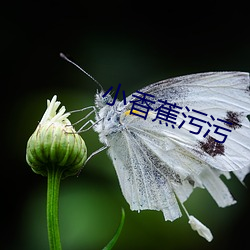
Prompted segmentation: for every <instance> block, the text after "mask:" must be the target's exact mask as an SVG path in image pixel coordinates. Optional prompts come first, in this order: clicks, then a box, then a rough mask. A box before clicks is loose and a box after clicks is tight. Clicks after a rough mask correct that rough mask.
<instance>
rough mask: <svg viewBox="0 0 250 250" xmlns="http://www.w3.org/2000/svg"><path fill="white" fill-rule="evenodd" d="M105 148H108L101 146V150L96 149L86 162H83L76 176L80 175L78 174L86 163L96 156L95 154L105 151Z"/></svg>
mask: <svg viewBox="0 0 250 250" xmlns="http://www.w3.org/2000/svg"><path fill="white" fill-rule="evenodd" d="M107 148H108V146H102V147H101V148H99V149H97V150H96V151H94V152H93V153H92V154H91V155H90V156H89V157H88V158H87V160H86V161H85V162H84V164H83V166H82V167H81V169H80V170H79V172H78V173H77V176H79V175H80V173H81V171H82V169H83V167H84V166H85V165H86V164H87V162H88V161H89V160H90V159H91V158H92V157H93V156H94V155H96V154H98V153H100V152H102V151H103V150H105V149H107Z"/></svg>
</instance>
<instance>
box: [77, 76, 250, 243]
mask: <svg viewBox="0 0 250 250" xmlns="http://www.w3.org/2000/svg"><path fill="white" fill-rule="evenodd" d="M85 73H86V72H85ZM90 77H91V76H90ZM91 78H92V77H91ZM140 92H141V93H146V94H150V95H153V96H155V101H156V102H157V100H158V99H160V100H167V101H168V102H169V103H172V104H174V103H175V104H176V105H178V106H180V107H183V108H184V107H187V106H188V107H189V109H190V111H188V110H187V109H183V110H182V111H181V112H180V113H179V114H178V116H177V117H176V124H175V125H176V127H175V128H173V127H172V126H170V125H169V126H165V124H160V123H159V122H158V121H155V122H153V121H152V120H153V119H154V118H155V115H156V111H155V109H157V106H156V104H152V107H153V109H154V111H150V112H149V113H148V116H147V119H143V118H141V117H139V116H137V115H130V111H131V108H132V104H133V101H135V98H136V97H134V96H133V95H130V96H129V97H127V104H126V105H125V104H124V102H123V101H121V102H120V101H118V100H116V101H115V103H114V105H113V106H110V105H107V102H110V101H111V102H112V97H111V95H109V94H107V95H106V96H105V97H104V98H103V95H104V91H103V90H102V91H101V92H100V93H98V92H97V94H96V97H95V107H94V110H93V112H95V114H96V121H95V122H93V121H90V122H91V123H92V125H93V129H94V130H95V131H96V132H97V133H98V134H99V139H100V141H101V142H102V143H103V144H104V147H103V148H101V149H100V150H98V151H96V152H94V153H93V154H92V155H94V154H95V153H97V152H100V151H101V150H103V149H104V148H108V154H109V156H110V158H111V159H112V162H113V164H114V167H115V170H116V173H117V175H118V179H119V183H120V186H121V190H122V193H123V195H124V197H125V199H126V200H127V202H128V203H129V205H130V208H131V210H137V211H140V210H145V209H150V210H161V211H162V212H163V214H164V217H165V220H170V221H173V220H175V219H177V218H179V217H180V216H181V211H180V207H179V204H181V206H182V207H183V209H184V211H185V212H186V214H187V216H188V217H189V223H190V225H191V227H192V229H194V230H197V232H198V233H199V234H200V235H201V236H203V237H204V238H206V239H207V240H208V241H211V240H212V238H213V236H212V234H211V232H210V230H209V229H208V228H207V227H206V226H204V225H203V224H202V223H201V222H199V221H198V220H197V219H196V218H194V217H193V216H192V215H189V214H188V212H187V210H186V208H185V207H184V205H183V203H184V202H185V201H186V200H187V198H188V197H189V196H190V194H191V193H192V191H193V190H194V188H196V187H200V188H205V189H207V190H208V192H209V193H210V194H211V196H212V197H213V199H214V200H215V201H216V203H217V204H218V206H220V207H226V206H228V205H231V204H234V203H235V200H234V199H233V197H232V195H231V194H230V192H229V190H228V188H227V186H226V185H225V184H224V182H223V181H222V180H221V179H220V176H221V175H225V176H226V177H227V178H230V173H231V172H232V173H233V174H235V175H236V176H237V178H238V179H239V180H240V181H241V182H242V181H243V179H244V177H245V176H246V174H247V173H249V172H250V160H249V159H250V158H249V155H250V122H249V120H248V118H247V115H249V114H250V84H249V74H248V73H243V72H209V73H201V74H193V75H187V76H182V77H176V78H171V79H167V80H163V81H160V82H157V83H154V84H151V85H149V86H146V87H145V88H142V89H141V90H140ZM136 95H137V96H142V94H139V95H138V93H136ZM195 110H196V111H197V110H198V111H200V112H202V113H206V114H207V115H208V116H207V117H206V120H208V117H209V116H210V115H212V116H213V118H219V119H221V120H224V121H227V122H229V123H230V124H228V123H222V122H220V121H218V120H213V121H212V120H211V123H213V124H215V125H216V124H217V126H222V125H223V126H224V127H225V128H226V129H228V130H231V132H228V131H227V135H228V136H227V139H226V141H225V142H224V143H219V142H216V141H215V139H216V140H218V141H221V140H222V139H223V135H221V134H223V130H220V132H217V133H214V132H213V131H212V130H214V126H211V127H208V128H209V129H210V130H211V131H210V133H209V135H208V136H206V137H205V138H204V137H203V135H204V133H199V134H194V133H190V131H191V130H194V128H195V126H194V125H192V123H191V124H190V123H188V122H185V123H184V125H183V126H182V127H181V128H180V129H178V128H177V126H179V125H180V124H181V123H182V122H183V121H185V119H184V116H186V117H188V116H195V117H198V116H197V112H195ZM90 113H91V112H90ZM183 113H184V115H183ZM88 116H89V115H87V117H88ZM85 118H86V117H85ZM200 118H201V117H200ZM197 124H198V123H197ZM203 125H204V123H203ZM215 128H216V127H215ZM82 130H83V129H82ZM92 155H91V156H92ZM91 156H90V157H91ZM90 157H89V158H90Z"/></svg>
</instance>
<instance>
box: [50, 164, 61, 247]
mask: <svg viewBox="0 0 250 250" xmlns="http://www.w3.org/2000/svg"><path fill="white" fill-rule="evenodd" d="M62 172H63V171H62V170H61V169H60V168H58V167H55V166H54V167H52V168H51V167H49V168H48V185H47V228H48V238H49V246H50V250H61V249H62V247H61V240H60V231H59V217H58V215H59V213H58V203H59V188H60V180H61V176H62Z"/></svg>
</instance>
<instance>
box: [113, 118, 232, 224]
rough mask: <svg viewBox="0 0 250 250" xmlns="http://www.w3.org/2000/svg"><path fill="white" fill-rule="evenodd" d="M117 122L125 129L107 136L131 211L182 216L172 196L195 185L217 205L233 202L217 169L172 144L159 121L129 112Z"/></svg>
mask: <svg viewBox="0 0 250 250" xmlns="http://www.w3.org/2000/svg"><path fill="white" fill-rule="evenodd" d="M125 119H126V122H125ZM121 121H123V122H125V123H126V129H124V130H123V131H122V132H121V133H119V134H118V133H114V134H112V135H110V137H109V138H108V140H109V144H110V147H109V150H108V152H109V155H110V157H111V159H112V161H113V164H114V166H115V169H116V173H117V175H118V179H119V183H120V186H121V189H122V192H123V195H124V197H125V198H126V200H127V202H128V203H129V204H130V207H131V210H138V211H140V210H145V209H150V210H161V211H162V212H163V214H164V217H165V220H170V221H173V220H175V219H176V218H178V217H180V216H181V212H180V209H179V206H178V202H177V199H176V196H177V197H178V199H179V200H180V202H184V201H185V200H186V199H187V198H188V197H189V195H190V194H191V193H192V191H193V189H194V188H195V187H197V186H198V187H201V188H206V189H207V190H208V191H209V192H210V194H211V195H212V197H213V198H214V199H215V201H216V202H217V204H218V205H219V206H221V207H225V206H227V205H230V204H233V203H234V202H235V201H234V199H233V197H232V196H231V194H230V192H229V191H228V189H227V187H226V185H225V184H224V183H223V182H222V181H221V179H220V178H219V175H220V173H219V172H218V170H215V169H211V168H210V166H209V165H208V164H207V163H206V162H203V161H201V160H199V159H198V158H194V157H193V155H192V154H191V153H190V152H189V151H187V150H186V149H185V148H183V147H180V146H179V145H178V144H176V143H175V142H174V141H173V140H171V139H170V138H169V136H168V135H166V133H164V132H162V131H163V130H162V128H161V127H162V126H161V125H158V124H155V125H154V126H153V127H152V125H151V127H150V124H151V123H152V122H149V121H144V122H141V118H138V117H136V116H130V115H126V116H125V117H121ZM149 127H150V128H149ZM218 190H220V191H219V192H218Z"/></svg>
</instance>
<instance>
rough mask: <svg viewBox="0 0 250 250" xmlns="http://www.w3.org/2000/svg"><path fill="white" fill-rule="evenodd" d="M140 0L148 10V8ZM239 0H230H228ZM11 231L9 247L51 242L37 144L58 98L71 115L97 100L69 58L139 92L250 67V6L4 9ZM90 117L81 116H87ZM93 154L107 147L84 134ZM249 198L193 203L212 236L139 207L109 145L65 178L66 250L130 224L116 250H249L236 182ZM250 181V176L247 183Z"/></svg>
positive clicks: (32, 5) (91, 244)
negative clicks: (31, 162)
mask: <svg viewBox="0 0 250 250" xmlns="http://www.w3.org/2000/svg"><path fill="white" fill-rule="evenodd" d="M136 4H138V5H136ZM228 4H229V3H228ZM0 21H1V75H2V77H1V82H2V85H1V86H2V98H1V102H2V122H1V125H2V129H1V131H2V134H3V140H2V150H1V152H2V159H3V163H2V170H3V172H2V192H1V193H2V196H3V202H2V203H1V204H2V205H1V206H2V210H1V211H2V222H3V223H1V224H2V227H1V229H2V230H1V232H2V233H1V237H2V239H1V245H2V246H3V247H1V249H11V250H12V249H25V250H33V249H36V250H46V249H48V241H47V231H46V210H45V207H46V178H44V177H42V176H38V175H36V174H34V173H33V172H32V171H31V169H30V168H29V166H28V165H27V163H26V161H25V151H26V143H27V140H28V138H29V136H30V135H31V134H32V133H33V131H34V130H35V128H36V126H37V124H38V121H39V120H40V119H41V116H42V115H43V113H44V111H45V108H46V99H51V98H52V96H53V95H54V94H57V95H58V99H59V100H60V101H61V102H62V103H63V105H65V106H66V108H67V110H74V109H79V108H82V107H86V106H90V105H93V101H94V94H95V93H96V89H97V86H96V84H95V83H94V82H93V81H92V80H91V79H89V78H88V77H87V76H85V75H84V74H82V73H81V72H80V71H79V70H77V69H76V68H75V67H73V66H72V65H70V64H68V63H66V62H65V61H64V60H62V59H61V58H60V57H59V53H60V52H64V53H65V54H67V55H69V56H70V57H71V59H73V60H74V61H75V62H76V63H78V64H79V65H80V66H81V67H83V68H84V69H85V70H86V71H87V72H88V73H90V74H91V75H93V76H94V77H95V78H96V79H97V80H98V81H99V82H101V83H102V85H103V87H104V88H105V89H108V88H109V87H110V86H114V88H115V87H116V86H117V85H118V84H119V83H121V84H122V89H123V90H125V91H126V94H127V95H129V94H131V93H132V92H134V91H136V90H138V89H139V88H141V87H143V86H145V85H148V84H150V83H153V82H156V81H159V80H163V79H166V78H169V77H173V76H179V75H184V74H191V73H197V72H205V71H219V70H239V71H249V69H250V57H249V56H250V43H249V42H250V41H249V40H250V39H249V35H248V33H249V18H248V13H247V8H244V6H242V5H240V4H239V5H237V4H235V3H234V4H233V5H232V6H230V5H228V6H219V5H218V4H215V2H214V3H213V2H210V3H209V5H207V6H206V4H205V3H204V5H202V6H194V7H193V6H191V5H190V3H189V4H188V5H186V6H183V5H181V4H180V3H177V5H176V6H174V4H172V5H170V4H169V3H164V2H161V4H160V3H157V2H156V1H154V2H148V1H147V2H146V1H145V2H143V3H140V4H139V3H136V2H132V1H120V2H117V1H116V2H115V1H113V2H106V1H105V2H82V3H78V2H74V1H68V2H67V1H66V2H59V1H48V2H46V1H42V2H41V3H38V2H24V1H19V2H11V3H9V4H8V3H2V6H1V20H0ZM82 115H83V114H76V115H73V116H72V117H71V120H72V121H77V119H79V117H81V116H82ZM82 136H83V138H84V140H85V142H86V145H87V147H88V152H89V154H90V153H91V152H93V151H95V150H96V149H98V148H100V147H101V146H102V145H101V144H100V143H99V141H98V137H97V135H96V134H95V133H94V132H93V131H88V132H86V133H84V134H82ZM225 182H226V183H227V185H228V186H229V188H230V190H231V192H232V194H233V195H234V197H235V198H236V199H237V201H238V202H237V204H236V205H234V206H231V207H228V208H224V209H222V208H218V207H217V205H216V204H215V202H214V201H213V199H212V198H211V197H210V196H209V194H208V193H207V192H206V191H205V190H196V191H195V192H194V193H193V194H192V195H191V197H190V199H189V200H188V201H187V202H186V207H187V209H188V211H189V212H190V214H193V215H194V216H196V217H197V218H198V219H199V220H201V221H202V222H203V223H204V224H205V225H207V226H208V227H209V228H210V229H211V231H212V233H213V235H214V240H213V241H212V242H211V243H208V242H206V241H205V240H204V239H203V238H201V237H199V236H198V234H197V233H196V232H194V231H192V230H191V228H190V226H189V225H188V223H187V218H186V217H185V216H183V217H181V218H180V219H178V220H176V221H174V222H172V223H171V222H165V221H164V218H163V215H162V213H161V212H157V211H142V212H141V213H139V214H138V213H137V212H132V211H130V209H129V206H128V204H127V203H126V201H125V200H124V198H123V196H122V194H121V191H120V187H119V184H118V180H117V177H116V173H115V171H114V168H113V166H112V163H111V161H110V160H109V158H108V157H107V155H106V152H102V153H100V154H98V155H96V156H95V157H94V158H92V159H91V160H90V161H89V162H88V164H87V165H86V166H85V168H84V170H83V171H82V173H81V175H80V176H79V177H78V178H77V177H69V178H67V179H65V180H63V181H62V183H61V190H60V229H61V237H62V246H63V249H64V250H84V249H87V250H92V249H93V250H95V249H102V247H103V246H105V245H106V243H107V242H108V241H109V240H110V239H111V237H112V236H113V234H114V232H115V230H116V228H117V226H118V224H119V221H120V217H121V207H123V208H124V209H125V212H126V219H125V225H124V228H123V231H122V234H121V236H120V238H119V240H118V242H117V244H116V246H115V248H114V249H167V250H168V249H169V250H170V249H175V250H178V249H192V250H195V249H221V248H223V249H226V248H229V247H230V246H231V245H235V246H237V247H238V249H248V247H247V242H248V237H249V233H250V230H249V222H250V221H249V220H250V216H249V208H250V206H249V198H250V195H249V188H246V187H244V186H243V185H241V183H239V182H238V181H237V180H236V178H234V177H233V178H232V179H231V180H225ZM245 183H246V186H248V187H249V186H250V177H249V176H248V177H247V178H246V180H245Z"/></svg>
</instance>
